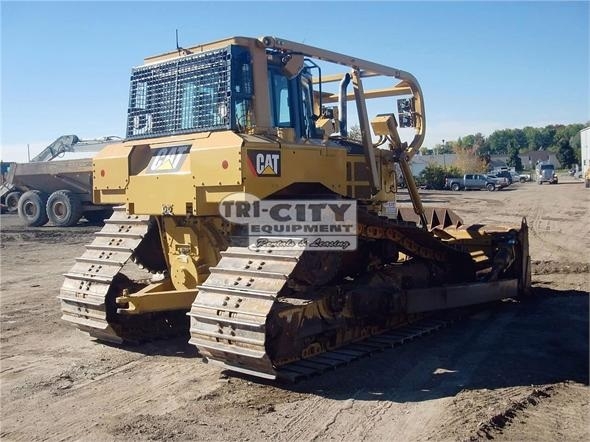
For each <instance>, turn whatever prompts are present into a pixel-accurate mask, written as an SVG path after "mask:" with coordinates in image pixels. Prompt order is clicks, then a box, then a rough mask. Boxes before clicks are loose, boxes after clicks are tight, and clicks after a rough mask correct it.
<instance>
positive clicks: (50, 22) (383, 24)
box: [0, 1, 590, 161]
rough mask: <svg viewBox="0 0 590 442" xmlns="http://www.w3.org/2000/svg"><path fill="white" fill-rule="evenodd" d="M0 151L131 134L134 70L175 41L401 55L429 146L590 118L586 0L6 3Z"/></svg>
mask: <svg viewBox="0 0 590 442" xmlns="http://www.w3.org/2000/svg"><path fill="white" fill-rule="evenodd" d="M0 14H1V23H0V24H1V68H2V70H1V91H0V95H1V106H2V107H1V127H0V133H1V136H0V144H1V148H2V150H1V159H2V160H5V161H26V159H27V152H26V151H27V144H30V146H31V157H33V156H34V155H36V154H37V153H38V152H39V151H40V150H41V149H42V148H43V147H45V146H46V145H48V144H50V143H51V142H52V141H54V140H55V139H56V138H57V137H59V136H60V135H64V134H76V135H78V136H79V137H80V138H84V139H90V138H98V137H102V136H107V135H119V136H124V127H125V115H126V108H127V100H128V97H127V96H128V92H129V90H128V88H129V86H128V82H129V75H130V71H131V68H132V67H134V66H137V65H140V64H141V63H142V60H143V58H144V57H146V56H149V55H154V54H158V53H161V52H165V51H168V50H172V49H174V47H175V36H174V33H175V29H178V30H179V33H180V40H181V44H182V45H184V46H190V45H193V44H197V43H204V42H208V41H212V40H218V39H221V38H225V37H229V36H232V35H245V36H252V37H259V36H262V35H276V36H280V37H283V38H286V39H289V40H294V41H298V42H303V43H306V44H309V45H313V46H319V47H322V48H326V49H330V50H333V51H336V52H342V53H346V54H349V55H352V56H358V57H360V58H364V59H369V60H371V61H375V62H378V63H381V64H386V65H389V66H395V67H397V68H401V69H404V70H406V71H409V72H411V73H412V74H414V75H415V76H416V77H417V78H418V80H419V82H420V83H421V85H422V89H423V92H424V96H425V104H426V116H427V133H426V141H425V145H426V146H429V147H431V146H434V145H435V144H437V143H440V142H441V140H442V139H445V140H453V139H456V138H457V137H459V136H461V135H467V134H470V133H475V132H477V131H480V132H482V133H483V134H484V135H489V134H490V133H491V132H492V131H494V130H495V129H503V128H515V127H524V126H527V125H529V126H544V125H546V124H551V123H562V124H570V123H584V122H586V121H588V120H590V110H589V87H590V84H589V83H590V73H589V67H588V65H589V60H588V59H589V39H590V36H589V22H590V17H589V14H590V12H589V2H587V1H584V2H490V3H481V2H411V3H410V2H385V1H378V2H368V1H363V2H358V1H357V2H354V1H338V2H331V1H323V2H322V1H314V2H278V1H272V2H223V1H215V2H178V3H171V2H81V1H77V2H41V3H39V2H38V3H29V2H22V1H20V2H10V1H2V3H1V10H0Z"/></svg>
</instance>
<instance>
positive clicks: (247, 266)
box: [59, 37, 530, 379]
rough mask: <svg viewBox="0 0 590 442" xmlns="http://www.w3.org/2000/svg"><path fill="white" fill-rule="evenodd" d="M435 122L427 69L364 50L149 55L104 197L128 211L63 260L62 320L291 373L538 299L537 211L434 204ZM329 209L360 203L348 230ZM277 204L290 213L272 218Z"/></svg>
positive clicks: (227, 47) (257, 42)
mask: <svg viewBox="0 0 590 442" xmlns="http://www.w3.org/2000/svg"><path fill="white" fill-rule="evenodd" d="M396 100H397V103H395V101H396ZM347 104H350V105H351V106H350V108H351V111H354V112H355V124H357V122H358V126H359V128H360V137H359V136H356V137H354V139H353V137H350V136H349V131H348V120H349V112H348V106H347ZM370 108H378V109H379V111H380V113H375V114H370V110H369V109H370ZM389 109H391V112H387V110H389ZM384 110H385V112H384ZM396 114H397V117H396ZM425 128H426V120H425V111H424V99H423V96H422V91H421V88H420V85H419V84H418V81H417V80H416V78H414V76H413V75H411V74H410V73H408V72H405V71H403V70H400V69H397V68H394V67H388V66H385V65H381V64H378V63H374V62H370V61H366V60H363V59H360V58H357V57H351V56H348V55H344V54H340V53H336V52H332V51H329V50H324V49H319V48H316V47H312V46H308V45H304V44H299V43H295V42H291V41H287V40H283V39H280V38H275V37H263V38H258V39H256V38H245V37H234V38H229V39H226V40H220V41H216V42H212V43H209V44H202V45H198V46H194V47H190V48H187V49H183V48H180V49H179V50H178V51H174V52H170V53H166V54H162V55H158V56H154V57H150V58H147V59H146V60H145V63H144V64H143V65H142V66H140V67H137V68H134V69H133V70H132V74H131V87H130V99H129V111H128V117H127V135H126V138H125V139H124V140H123V141H122V142H120V143H116V144H110V145H109V146H107V147H106V148H104V149H103V150H102V151H101V152H100V153H98V155H96V156H95V157H94V159H93V181H92V186H93V190H92V191H93V199H94V202H95V203H97V204H113V205H117V208H116V209H115V211H114V214H113V215H112V217H111V218H110V219H108V220H106V224H105V226H104V228H103V229H102V230H101V231H100V232H98V233H97V235H96V238H95V239H94V241H93V242H92V243H91V244H89V245H88V246H87V250H86V251H85V253H84V254H83V255H82V256H81V257H80V258H78V259H77V260H76V263H75V265H74V266H73V267H72V268H71V270H70V271H69V272H68V273H67V274H66V275H65V281H64V283H63V287H62V289H61V292H60V295H59V298H60V300H61V308H62V312H63V319H64V320H65V321H67V322H69V323H72V324H74V325H76V326H77V327H78V328H79V329H80V330H83V331H85V332H88V333H89V334H90V335H91V336H92V337H94V338H96V339H98V340H101V341H108V342H114V343H119V344H124V343H137V342H142V341H145V340H150V339H158V338H162V337H168V336H173V335H178V334H183V333H184V334H185V335H188V332H189V330H190V343H191V344H194V345H195V346H196V347H197V348H198V350H199V352H200V354H201V355H202V356H203V357H204V358H206V359H207V360H209V361H210V362H213V363H218V364H220V365H221V366H222V367H224V368H225V369H227V370H230V371H236V372H242V373H246V374H250V375H254V376H259V377H263V378H269V379H277V378H285V379H290V378H291V377H292V376H290V375H293V373H304V372H305V373H307V372H309V371H313V369H314V367H316V368H317V367H321V366H324V365H326V364H328V365H329V364H330V361H332V362H336V361H338V360H342V359H343V358H344V359H345V358H346V357H348V356H351V355H354V354H358V349H359V348H362V343H363V342H367V341H366V340H367V339H372V337H375V336H383V334H387V333H391V330H392V329H395V328H398V327H401V326H407V325H408V324H411V323H412V322H414V321H416V320H425V319H424V318H425V317H426V316H428V315H431V314H432V312H437V311H440V310H451V309H457V308H463V307H465V306H471V305H475V304H482V303H487V302H491V301H494V300H500V299H503V298H510V297H512V298H515V297H518V296H522V295H524V294H526V293H527V292H528V291H529V290H530V257H529V252H528V230H527V224H526V220H524V219H523V220H522V223H521V225H519V226H513V227H492V226H485V225H469V226H467V225H464V224H463V223H462V221H461V219H460V218H459V216H457V215H456V214H455V213H454V212H452V211H451V210H448V209H444V208H424V207H423V206H422V203H421V201H420V196H419V193H418V190H417V188H416V185H415V183H414V180H413V177H412V175H411V172H410V167H409V164H408V162H409V161H410V159H411V158H412V156H413V155H414V154H415V153H416V152H417V151H418V150H419V149H420V146H421V144H422V141H423V139H424V134H425ZM357 132H358V131H357ZM396 171H399V173H400V174H401V175H403V179H404V181H405V183H406V185H407V187H408V192H409V195H410V198H411V202H412V206H411V207H407V208H399V207H398V206H397V205H396V188H397V187H396V183H397V181H398V179H399V178H398V176H397V172H396ZM269 207H270V209H269ZM234 209H235V210H234ZM324 209H326V210H327V209H332V212H333V214H335V215H334V216H333V217H332V219H331V220H332V221H341V220H342V219H343V218H342V216H340V217H339V216H338V214H340V215H342V214H343V213H344V212H345V211H348V214H347V216H348V215H352V216H351V217H350V219H352V220H353V222H351V223H350V224H349V225H348V228H347V230H346V232H344V231H343V230H341V229H340V230H338V229H332V227H330V226H328V224H329V223H328V222H326V223H323V224H322V222H323V218H322V216H323V215H322V213H324V212H322V210H324ZM273 210H274V217H273V218H272V221H274V222H276V223H278V222H279V221H280V222H283V224H282V227H281V226H280V227H281V228H280V229H278V228H275V227H276V226H270V227H271V228H272V229H270V228H269V229H267V228H265V226H266V224H264V222H263V223H262V227H261V228H260V223H258V224H257V221H260V219H262V220H263V221H264V219H263V218H262V216H263V215H264V214H267V213H266V212H269V213H271V214H272V212H273ZM351 210H353V213H350V212H351ZM255 212H258V215H260V217H261V218H259V219H256V218H254V215H255ZM263 212H264V213H263ZM320 212H322V213H320ZM309 213H311V215H309ZM228 214H230V215H232V216H233V217H232V216H228ZM316 215H317V216H316ZM240 216H242V217H243V218H244V217H246V216H251V218H248V219H247V222H240V219H239V217H240ZM244 219H245V218H244ZM347 219H348V218H347ZM289 220H290V221H289ZM305 222H307V224H306V225H305V229H307V230H305V229H304V230H298V228H297V227H296V226H297V225H299V224H302V223H303V224H305ZM314 225H315V226H316V227H314ZM256 226H258V227H257V228H260V229H261V230H260V231H258V230H256V229H255V228H254V227H256ZM340 227H341V226H340ZM279 231H281V232H282V233H277V232H279ZM256 232H258V233H256ZM285 232H286V233H285ZM289 232H290V233H289ZM302 232H307V233H308V234H309V235H312V236H313V235H314V234H315V235H316V237H317V238H311V239H313V241H311V240H310V241H306V242H301V240H302V238H304V237H303V235H302ZM309 232H312V233H309ZM318 232H319V233H318ZM334 232H344V233H346V234H347V235H348V236H346V237H345V240H342V236H340V237H334V236H328V235H330V234H334ZM323 233H325V235H324V236H322V235H323ZM265 235H266V236H265ZM334 238H336V239H334ZM346 238H347V239H346ZM304 239H306V238H304ZM318 244H319V245H320V246H321V247H320V248H318V247H315V246H317V245H318ZM131 263H136V264H139V265H140V266H141V267H142V268H144V269H147V270H149V271H150V272H151V274H153V277H151V278H140V279H137V278H134V277H133V275H132V273H133V271H131V272H128V271H127V269H129V268H130V267H132V266H133V265H134V264H131ZM126 271H127V273H126ZM130 273H131V274H130ZM351 345H352V346H355V345H356V353H355V352H352V351H347V350H346V349H347V348H348V347H349V346H351ZM369 347H370V345H369Z"/></svg>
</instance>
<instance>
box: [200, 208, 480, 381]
mask: <svg viewBox="0 0 590 442" xmlns="http://www.w3.org/2000/svg"><path fill="white" fill-rule="evenodd" d="M443 227H444V226H443ZM358 230H359V236H360V237H362V238H365V239H369V240H371V239H388V240H390V241H392V242H394V243H395V244H396V245H398V247H399V248H400V249H401V250H403V251H404V252H406V253H409V254H411V255H414V256H419V257H421V258H426V259H431V260H434V261H439V262H455V261H459V262H461V263H462V264H464V268H463V269H461V271H464V272H466V273H470V272H472V269H471V268H470V267H471V266H472V261H471V258H470V256H469V255H468V254H467V253H465V252H463V251H460V250H457V249H455V248H453V247H451V246H449V245H446V244H445V243H443V242H442V241H440V240H438V239H437V238H435V237H434V236H433V235H432V234H430V233H428V232H426V231H424V230H421V229H418V228H416V226H415V225H411V224H408V223H405V222H401V223H400V222H396V221H392V220H387V219H383V218H380V217H377V216H372V215H368V214H359V229H358ZM303 253H304V251H303V250H280V251H277V250H256V249H255V250H250V249H248V248H247V247H230V248H229V249H228V250H226V251H225V252H222V253H221V256H222V258H221V260H220V261H219V263H218V264H217V266H215V267H212V268H210V271H211V274H210V276H209V277H208V278H207V280H206V281H205V282H204V283H203V284H202V285H201V286H199V287H198V290H199V291H198V295H197V297H196V299H195V301H194V303H193V305H192V308H191V311H190V312H189V316H190V318H191V327H190V333H191V339H190V343H191V344H194V345H196V346H197V347H198V349H199V352H200V353H201V354H202V355H203V356H205V357H206V358H207V359H208V360H210V361H211V362H212V363H216V364H219V365H221V366H222V367H224V368H226V369H229V370H233V371H238V372H242V373H246V374H249V375H254V376H258V377H262V378H268V379H276V378H289V377H297V376H298V375H302V376H303V375H305V374H309V373H310V370H312V371H314V370H315V371H318V372H321V371H322V370H323V369H324V367H328V368H333V367H335V366H337V365H338V364H339V363H340V362H350V361H351V360H354V359H357V358H358V357H361V355H362V354H364V353H363V352H359V348H360V347H358V346H357V347H354V345H357V344H354V345H353V346H352V347H350V345H352V344H349V345H348V347H346V348H347V350H346V351H345V350H344V347H343V349H342V350H338V351H333V352H329V353H322V354H321V355H318V356H316V357H315V358H313V359H301V360H299V361H297V362H294V363H290V364H287V365H283V366H280V367H278V368H277V367H275V366H274V365H273V362H272V361H271V358H270V357H269V355H268V353H267V349H266V348H265V345H266V342H267V339H268V336H267V321H268V320H269V317H270V315H272V314H274V313H271V309H272V308H273V305H275V304H276V303H277V302H281V299H280V298H279V294H280V292H281V290H282V289H283V287H285V285H286V284H287V282H288V280H289V279H290V278H291V276H292V275H293V272H294V270H295V267H296V266H297V264H298V262H299V261H300V259H301V256H302V254H303ZM456 271H458V270H456ZM297 302H301V303H303V304H304V303H306V302H312V300H311V299H309V300H308V299H300V300H297ZM377 342H378V341H377V340H375V341H372V342H371V343H369V344H366V346H368V349H371V348H375V345H376V343H377ZM358 345H360V344H358ZM382 345H384V344H383V343H381V344H380V345H379V346H378V347H379V348H381V347H382ZM352 348H355V349H354V350H351V349H352ZM343 352H344V353H343ZM330 360H332V362H329V361H330Z"/></svg>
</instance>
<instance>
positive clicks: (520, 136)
mask: <svg viewBox="0 0 590 442" xmlns="http://www.w3.org/2000/svg"><path fill="white" fill-rule="evenodd" d="M588 126H590V122H587V123H586V124H568V125H563V124H551V125H548V126H545V127H531V126H527V127H524V128H522V129H501V130H496V131H494V132H492V133H491V134H490V135H489V136H488V137H485V136H483V135H482V134H481V133H476V134H474V135H465V136H463V137H460V138H458V139H457V140H455V141H447V142H444V140H443V142H444V144H443V143H441V144H437V145H436V146H435V147H434V148H431V149H429V148H427V147H423V148H422V149H421V151H420V152H421V153H422V154H423V155H431V154H433V153H437V154H442V153H456V154H458V153H471V154H474V155H476V156H478V157H479V158H481V159H483V160H484V161H485V162H489V159H490V157H491V155H507V156H508V157H509V158H508V163H509V164H508V165H509V166H513V167H515V168H516V170H522V164H520V157H519V156H518V155H519V154H522V153H526V152H528V151H531V150H547V151H549V152H553V153H555V154H556V156H557V159H558V160H559V162H560V163H561V164H562V165H563V166H564V167H568V168H569V167H572V166H573V165H574V164H580V158H581V141H580V130H582V129H584V128H585V127H588Z"/></svg>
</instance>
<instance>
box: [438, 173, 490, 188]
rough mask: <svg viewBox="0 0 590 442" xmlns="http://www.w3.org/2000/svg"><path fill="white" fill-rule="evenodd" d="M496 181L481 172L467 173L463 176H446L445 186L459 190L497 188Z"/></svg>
mask: <svg viewBox="0 0 590 442" xmlns="http://www.w3.org/2000/svg"><path fill="white" fill-rule="evenodd" d="M496 187H497V186H496V181H495V180H493V179H489V178H488V177H487V175H483V174H480V173H467V174H465V175H463V177H462V178H445V188H446V189H451V190H454V191H458V190H474V189H478V190H482V189H488V190H489V191H490V192H491V191H493V190H496Z"/></svg>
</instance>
